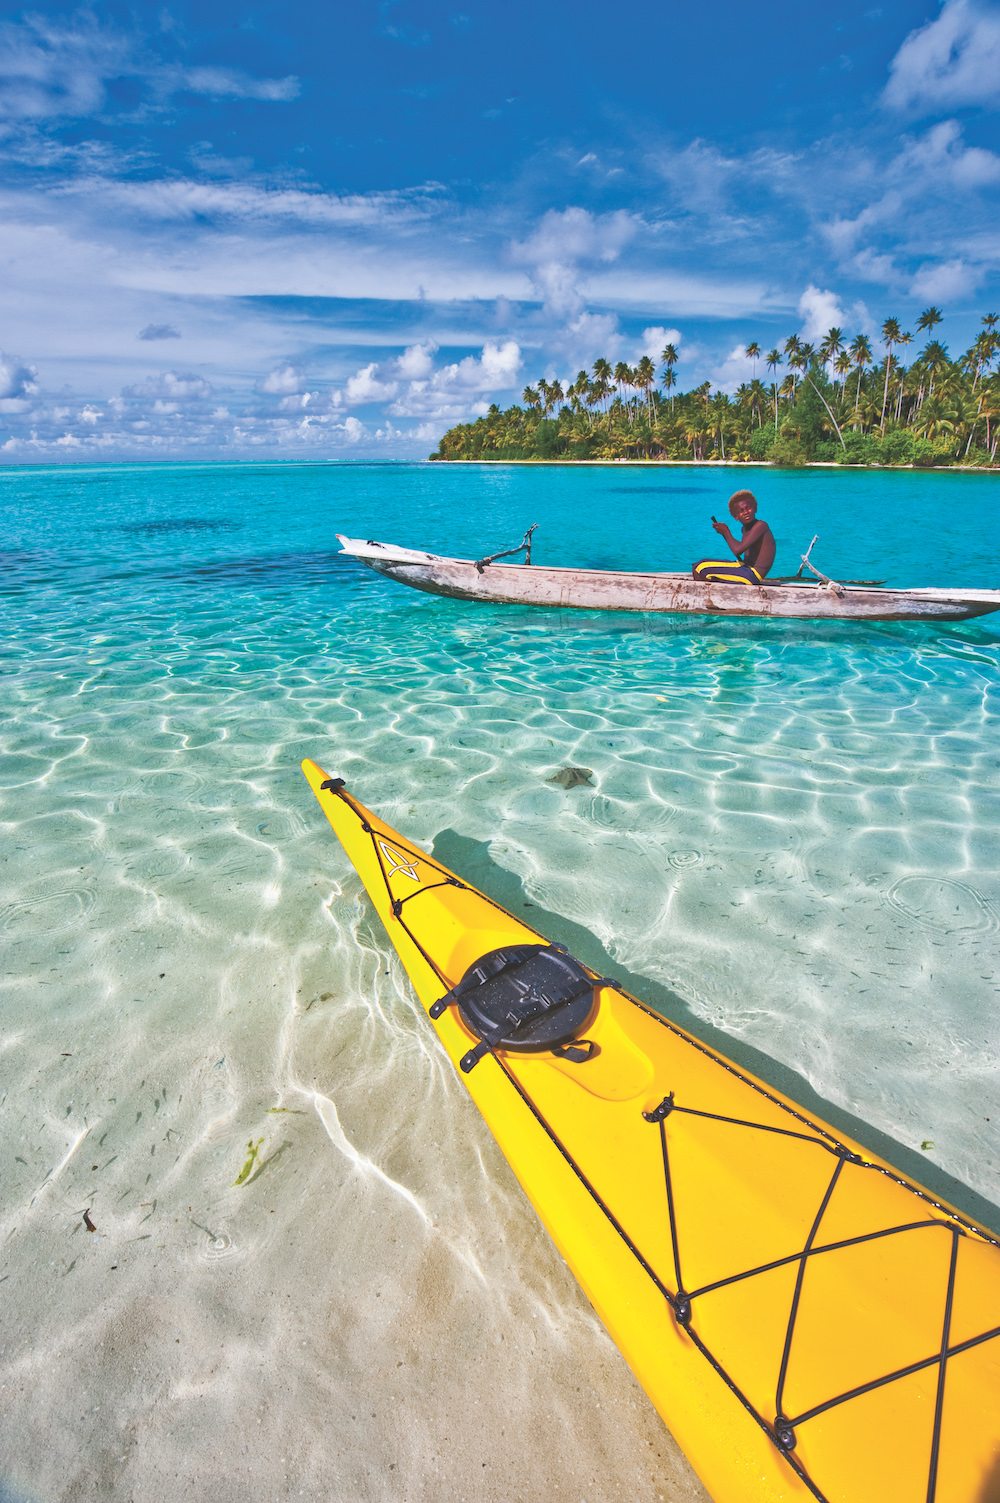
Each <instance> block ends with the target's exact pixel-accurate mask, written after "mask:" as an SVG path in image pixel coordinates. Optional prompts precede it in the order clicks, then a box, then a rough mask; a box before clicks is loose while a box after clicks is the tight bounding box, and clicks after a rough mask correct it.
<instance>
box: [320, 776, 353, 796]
mask: <svg viewBox="0 0 1000 1503" xmlns="http://www.w3.org/2000/svg"><path fill="white" fill-rule="evenodd" d="M346 787H347V784H346V783H345V782H344V779H343V778H327V780H326V782H325V783H320V785H319V790H320V792H321V793H339V792H340V790H341V788H346Z"/></svg>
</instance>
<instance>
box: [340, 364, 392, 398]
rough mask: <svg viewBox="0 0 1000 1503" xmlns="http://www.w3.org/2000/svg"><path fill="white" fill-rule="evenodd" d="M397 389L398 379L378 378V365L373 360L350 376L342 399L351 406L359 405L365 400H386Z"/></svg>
mask: <svg viewBox="0 0 1000 1503" xmlns="http://www.w3.org/2000/svg"><path fill="white" fill-rule="evenodd" d="M398 390H399V382H398V381H383V380H381V379H380V372H379V367H378V365H377V364H376V362H375V361H374V360H373V361H372V362H371V364H370V365H366V366H363V367H362V369H361V370H359V371H358V372H357V373H356V374H355V375H353V376H352V377H351V378H350V380H349V381H348V383H347V386H346V387H345V388H344V397H343V400H344V401H345V402H347V403H349V404H350V406H352V407H360V406H362V404H363V403H365V402H385V401H388V399H389V398H390V397H394V396H395V395H396V392H397V391H398Z"/></svg>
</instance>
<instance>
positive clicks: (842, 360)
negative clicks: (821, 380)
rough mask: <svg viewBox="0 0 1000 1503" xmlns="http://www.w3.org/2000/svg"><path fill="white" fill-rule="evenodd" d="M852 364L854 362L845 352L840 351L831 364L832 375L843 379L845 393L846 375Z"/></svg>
mask: <svg viewBox="0 0 1000 1503" xmlns="http://www.w3.org/2000/svg"><path fill="white" fill-rule="evenodd" d="M853 364H854V361H853V360H852V359H851V357H850V355H849V354H848V353H847V351H846V350H841V351H840V353H839V355H838V356H837V358H836V360H835V361H834V362H833V370H834V374H835V375H837V376H840V377H842V378H843V381H844V391H845V392H846V390H847V373H848V371H849V370H850V369H851V367H852V365H853Z"/></svg>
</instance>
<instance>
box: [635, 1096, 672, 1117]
mask: <svg viewBox="0 0 1000 1503" xmlns="http://www.w3.org/2000/svg"><path fill="white" fill-rule="evenodd" d="M673 1109H674V1093H673V1091H671V1092H670V1095H669V1096H664V1098H663V1100H662V1101H661V1102H660V1104H659V1106H655V1107H654V1108H653V1110H652V1111H651V1112H643V1114H642V1115H643V1116H644V1117H645V1119H646V1121H647V1122H662V1121H663V1120H664V1118H665V1117H669V1116H670V1113H671V1112H672V1111H673Z"/></svg>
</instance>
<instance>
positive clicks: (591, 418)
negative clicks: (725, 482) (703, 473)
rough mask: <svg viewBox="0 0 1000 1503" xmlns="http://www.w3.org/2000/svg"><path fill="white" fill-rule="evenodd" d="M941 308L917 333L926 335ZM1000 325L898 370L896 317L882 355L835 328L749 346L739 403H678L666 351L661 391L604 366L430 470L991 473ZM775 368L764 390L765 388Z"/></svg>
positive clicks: (528, 396)
mask: <svg viewBox="0 0 1000 1503" xmlns="http://www.w3.org/2000/svg"><path fill="white" fill-rule="evenodd" d="M941 316H942V315H941V312H940V310H939V309H938V308H928V309H927V310H926V311H925V312H924V313H922V314H921V316H920V318H919V319H918V321H917V330H918V332H923V333H925V334H926V335H927V336H930V335H931V334H932V332H933V329H934V327H935V325H936V324H938V323H940V322H941ZM998 322H1000V316H998V315H997V314H995V313H989V314H987V315H986V316H985V317H984V318H983V321H982V323H983V328H982V332H981V334H980V335H979V337H978V338H977V339H976V340H975V342H974V343H973V344H972V346H971V347H970V348H969V349H968V350H966V351H965V353H964V354H963V355H960V356H959V357H958V358H957V359H954V360H953V359H952V358H951V357H950V356H949V354H948V350H947V348H946V347H945V346H944V345H943V344H941V343H940V342H939V341H938V340H937V339H933V338H928V343H927V344H926V346H925V347H924V349H922V350H921V352H920V354H919V355H918V356H917V357H916V359H915V360H914V361H913V364H912V365H909V366H906V365H904V364H903V362H902V361H901V359H900V358H899V355H898V354H897V353H896V352H897V350H904V349H905V348H906V346H907V345H908V344H910V343H912V342H913V335H912V334H908V333H905V332H904V331H903V330H902V329H901V328H900V325H899V322H898V320H896V319H894V318H888V319H886V321H885V323H884V324H883V325H882V343H883V345H884V347H885V355H884V356H882V357H880V358H879V359H877V360H876V358H875V355H874V352H873V350H872V346H871V342H870V340H869V339H868V338H867V336H866V335H864V334H858V335H857V336H856V337H855V338H854V339H853V340H851V341H850V342H849V343H848V342H847V341H846V340H845V338H844V334H843V330H841V329H831V330H830V331H829V333H828V334H827V335H826V338H825V339H823V340H822V342H821V343H820V344H819V346H818V347H817V348H814V347H813V346H812V345H810V344H804V343H803V342H802V341H801V340H800V339H799V338H798V337H797V336H796V335H794V334H793V335H791V336H790V338H788V339H786V340H785V343H784V347H783V349H781V350H779V349H777V348H775V349H773V350H769V351H768V352H767V353H766V354H762V353H761V349H760V346H759V345H758V344H756V343H754V344H750V345H748V346H747V351H746V358H747V360H748V361H749V362H751V364H752V374H751V379H750V380H749V381H746V382H744V383H743V385H742V386H740V388H739V390H738V391H737V392H736V394H735V396H733V397H730V396H728V395H727V394H726V392H724V391H715V392H713V391H712V386H711V382H709V381H706V382H705V383H704V384H703V385H702V386H699V387H697V388H696V389H695V390H694V391H688V392H680V393H678V392H676V391H675V386H676V375H675V371H674V366H675V365H676V364H677V358H678V357H677V351H676V349H675V348H674V346H673V345H667V347H666V349H665V350H664V351H663V355H662V360H663V369H662V372H661V376H660V384H661V385H662V387H663V390H662V391H660V390H658V389H657V372H656V366H655V365H654V363H653V361H652V360H651V359H650V358H649V357H648V356H644V357H643V358H642V360H640V361H639V364H638V365H637V366H635V367H633V366H629V365H626V364H625V363H624V362H619V364H618V365H616V366H615V367H614V368H612V366H611V365H610V364H609V362H608V361H607V360H603V359H602V360H596V361H595V362H594V365H593V369H592V371H590V372H587V371H580V373H579V375H578V376H577V378H576V380H575V381H574V382H572V383H570V384H569V385H568V386H567V387H566V388H565V389H564V388H563V386H562V385H561V384H560V382H558V381H552V382H549V381H546V380H541V381H538V382H537V384H536V385H535V386H533V387H532V386H528V387H525V390H524V394H523V398H522V400H523V402H524V404H525V405H524V406H523V407H518V406H515V407H509V408H508V409H507V410H506V412H501V411H500V409H499V407H497V406H496V405H494V406H492V407H491V408H490V410H489V412H487V413H486V414H485V416H483V417H480V418H477V419H476V421H475V422H474V423H460V424H459V425H458V426H457V427H455V428H451V429H449V430H448V432H447V433H446V434H445V435H444V437H443V438H442V440H441V442H440V444H439V446H438V448H437V451H436V452H435V453H434V454H432V455H431V456H430V457H431V459H485V460H490V459H492V460H504V459H555V460H567V459H694V460H702V461H704V460H726V459H728V460H754V461H768V462H770V463H773V464H778V465H802V464H807V463H808V462H809V461H811V460H826V461H833V462H836V463H840V464H863V465H868V464H875V465H918V466H922V467H923V466H929V465H948V464H963V465H980V466H991V465H994V464H995V463H996V455H997V443H998V439H1000V424H998V419H1000V374H998V372H997V369H996V366H997V357H998V355H1000V336H998V333H997V324H998ZM760 364H762V365H764V366H766V368H767V372H768V379H763V380H762V379H761V378H760V377H759V376H758V375H757V367H758V365H760Z"/></svg>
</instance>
